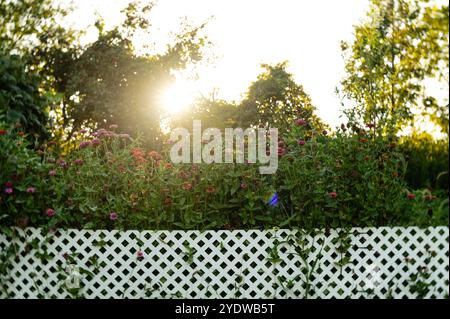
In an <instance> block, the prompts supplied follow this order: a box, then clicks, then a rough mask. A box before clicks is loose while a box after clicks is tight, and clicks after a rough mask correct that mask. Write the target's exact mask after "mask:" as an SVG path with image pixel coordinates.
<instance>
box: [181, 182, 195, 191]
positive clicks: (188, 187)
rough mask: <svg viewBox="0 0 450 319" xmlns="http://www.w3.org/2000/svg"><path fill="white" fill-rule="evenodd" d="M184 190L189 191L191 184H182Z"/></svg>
mask: <svg viewBox="0 0 450 319" xmlns="http://www.w3.org/2000/svg"><path fill="white" fill-rule="evenodd" d="M181 187H182V188H183V189H184V190H190V189H192V184H191V183H188V182H185V183H183V185H182V186H181Z"/></svg>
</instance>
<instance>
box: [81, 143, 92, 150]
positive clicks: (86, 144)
mask: <svg viewBox="0 0 450 319" xmlns="http://www.w3.org/2000/svg"><path fill="white" fill-rule="evenodd" d="M89 145H91V142H89V141H84V142H81V143H80V149H82V148H86V147H88V146H89Z"/></svg>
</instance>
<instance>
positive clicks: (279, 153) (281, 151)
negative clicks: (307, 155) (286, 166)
mask: <svg viewBox="0 0 450 319" xmlns="http://www.w3.org/2000/svg"><path fill="white" fill-rule="evenodd" d="M286 153H287V150H286V149H285V148H283V147H279V148H278V155H279V156H283V155H286Z"/></svg>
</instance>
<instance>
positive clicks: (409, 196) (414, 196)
mask: <svg viewBox="0 0 450 319" xmlns="http://www.w3.org/2000/svg"><path fill="white" fill-rule="evenodd" d="M406 197H407V198H408V199H414V198H416V195H414V194H413V193H408V194H407V195H406Z"/></svg>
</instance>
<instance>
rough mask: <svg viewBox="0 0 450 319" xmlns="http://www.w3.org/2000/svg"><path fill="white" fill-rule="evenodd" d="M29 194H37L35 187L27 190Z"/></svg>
mask: <svg viewBox="0 0 450 319" xmlns="http://www.w3.org/2000/svg"><path fill="white" fill-rule="evenodd" d="M27 193H29V194H34V193H36V188H34V187H28V188H27Z"/></svg>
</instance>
